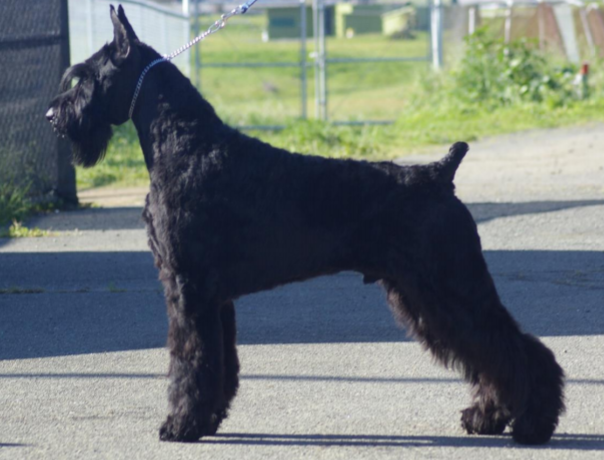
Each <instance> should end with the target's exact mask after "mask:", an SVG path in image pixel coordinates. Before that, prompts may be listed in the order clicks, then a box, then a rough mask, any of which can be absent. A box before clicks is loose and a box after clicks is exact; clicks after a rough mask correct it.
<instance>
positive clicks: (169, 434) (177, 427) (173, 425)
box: [159, 415, 203, 442]
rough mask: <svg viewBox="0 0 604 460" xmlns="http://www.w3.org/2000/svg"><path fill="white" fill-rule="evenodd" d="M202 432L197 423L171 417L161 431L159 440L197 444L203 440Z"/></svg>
mask: <svg viewBox="0 0 604 460" xmlns="http://www.w3.org/2000/svg"><path fill="white" fill-rule="evenodd" d="M202 431H203V430H201V429H200V427H199V425H198V424H197V423H196V422H195V421H193V420H191V419H186V420H185V419H178V418H176V417H173V416H171V415H170V416H168V418H167V419H166V421H165V422H164V423H163V425H162V426H161V428H160V429H159V439H160V440H161V441H168V442H195V441H198V440H199V438H201V436H202Z"/></svg>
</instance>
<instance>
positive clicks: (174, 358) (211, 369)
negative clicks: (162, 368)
mask: <svg viewBox="0 0 604 460" xmlns="http://www.w3.org/2000/svg"><path fill="white" fill-rule="evenodd" d="M169 278H171V277H169ZM162 279H163V278H162ZM201 284H202V283H195V282H193V281H189V280H186V279H184V277H180V276H175V277H174V278H171V279H169V280H168V282H166V281H164V285H165V288H166V299H167V304H168V317H169V322H170V324H169V330H168V347H169V349H170V372H169V376H170V384H169V388H168V400H169V415H168V418H167V420H166V421H165V422H164V424H163V425H162V427H161V429H160V439H161V440H162V441H184V442H193V441H196V440H198V439H199V438H200V437H201V436H204V435H207V434H211V433H212V430H213V423H212V420H213V417H214V414H216V412H217V410H218V409H220V408H223V407H225V404H224V392H223V386H224V383H223V381H224V369H223V366H224V356H223V331H222V325H221V318H220V304H218V303H213V302H209V301H208V300H207V299H206V298H205V297H204V296H203V295H202V294H201V293H200V292H199V286H200V285H201Z"/></svg>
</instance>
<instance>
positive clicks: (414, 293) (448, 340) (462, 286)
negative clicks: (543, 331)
mask: <svg viewBox="0 0 604 460" xmlns="http://www.w3.org/2000/svg"><path fill="white" fill-rule="evenodd" d="M446 258H447V256H445V257H444V258H442V259H441V260H439V261H438V263H439V264H441V265H439V268H437V269H433V270H431V271H429V270H428V269H426V273H421V269H420V270H419V272H416V273H415V274H407V275H406V276H404V277H403V278H402V279H399V280H397V281H393V280H385V281H384V282H383V284H384V286H385V288H386V290H387V293H388V300H389V304H390V306H391V307H392V309H393V311H394V313H395V316H396V317H397V319H399V320H400V321H401V322H402V323H404V324H405V325H406V326H407V328H408V329H409V330H410V332H411V333H412V335H414V336H415V337H416V338H417V339H418V340H419V341H420V342H421V343H422V344H423V345H425V346H426V348H428V349H429V350H430V351H431V352H432V354H433V355H434V356H435V357H436V358H437V359H438V360H440V361H441V362H442V363H443V364H445V365H447V366H452V367H455V368H458V369H460V370H461V371H462V372H463V375H464V377H465V378H466V380H468V381H470V382H471V383H472V384H473V385H474V387H475V398H476V401H475V404H474V405H473V406H472V407H470V408H469V409H466V410H465V411H464V412H463V416H462V424H463V426H464V428H465V429H466V431H467V432H468V433H477V434H498V433H501V432H502V431H503V429H504V428H505V426H506V424H508V423H509V422H510V421H512V429H513V436H514V439H515V440H516V441H517V442H520V443H524V444H540V443H544V442H547V441H548V440H549V439H550V437H551V435H552V433H553V431H554V429H555V428H556V425H557V423H558V416H559V414H560V413H561V412H562V411H563V409H564V404H563V395H562V388H563V372H562V369H561V368H560V367H559V366H558V364H557V363H556V361H555V358H554V355H553V354H552V352H551V351H550V350H549V349H547V348H546V347H545V346H544V345H543V344H541V342H539V341H538V340H537V339H536V338H534V337H532V336H530V335H528V334H524V333H522V332H521V331H520V329H519V328H518V326H517V324H516V323H515V321H514V320H513V318H512V317H511V316H510V314H509V313H508V312H507V310H506V309H505V308H504V307H503V305H501V302H500V300H499V297H498V296H497V293H496V290H495V287H494V285H493V283H492V280H491V277H490V275H489V274H488V272H487V270H486V264H485V263H484V260H483V259H482V256H481V255H480V254H479V253H478V254H475V253H471V254H465V255H464V256H463V257H462V258H460V259H457V260H463V262H464V266H463V267H460V269H457V270H455V269H453V270H451V267H448V269H445V270H444V271H443V270H442V267H443V266H442V264H443V263H444V264H445V265H446V263H447V261H446ZM443 259H444V260H443ZM443 272H446V273H447V276H443ZM427 273H429V275H428V276H426V275H427Z"/></svg>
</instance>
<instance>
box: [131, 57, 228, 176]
mask: <svg viewBox="0 0 604 460" xmlns="http://www.w3.org/2000/svg"><path fill="white" fill-rule="evenodd" d="M132 121H133V122H134V126H135V127H136V130H137V132H138V137H139V141H140V144H141V148H142V150H143V155H144V156H145V163H146V165H147V169H148V170H149V172H151V170H152V169H153V164H154V162H155V161H156V156H157V155H165V154H169V153H174V154H179V153H182V154H187V153H190V152H189V151H188V150H186V149H185V148H184V146H186V145H198V146H200V147H199V149H200V151H201V152H203V150H204V147H206V146H210V145H212V144H213V142H214V139H215V137H216V134H217V131H218V130H219V129H220V128H221V127H223V126H224V124H223V122H222V120H220V118H219V117H218V115H216V112H215V111H214V108H213V107H212V106H211V105H210V104H209V103H208V102H207V101H206V100H205V99H204V98H203V97H202V96H201V95H200V94H199V92H198V91H197V89H196V88H195V87H194V86H193V85H192V84H191V82H190V81H189V79H188V78H186V77H185V76H184V75H182V73H181V72H180V71H179V70H178V69H177V68H176V66H174V64H172V63H171V62H162V63H160V64H158V65H156V66H155V67H154V68H153V69H152V70H151V71H150V72H149V73H148V74H147V76H146V77H145V80H144V82H143V86H142V88H141V91H140V94H139V96H138V100H137V102H136V107H135V109H134V112H133V114H132ZM160 121H161V122H160ZM176 138H178V139H179V143H181V144H182V145H183V151H182V152H178V151H174V144H173V143H174V140H175V139H176ZM167 143H171V145H170V148H162V146H163V145H164V144H167ZM197 153H199V152H197Z"/></svg>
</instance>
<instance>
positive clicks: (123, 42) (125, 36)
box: [109, 5, 138, 60]
mask: <svg viewBox="0 0 604 460" xmlns="http://www.w3.org/2000/svg"><path fill="white" fill-rule="evenodd" d="M109 8H110V14H111V22H112V23H113V41H114V43H115V47H116V49H117V56H116V58H118V60H123V59H126V58H127V57H128V55H129V54H130V50H131V49H132V43H133V42H134V40H138V37H137V36H136V33H134V29H133V28H132V26H131V25H130V22H128V18H127V17H126V13H124V8H122V5H119V7H118V10H117V13H116V12H115V8H114V7H113V5H111V6H110V7H109Z"/></svg>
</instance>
